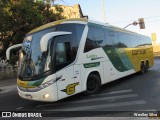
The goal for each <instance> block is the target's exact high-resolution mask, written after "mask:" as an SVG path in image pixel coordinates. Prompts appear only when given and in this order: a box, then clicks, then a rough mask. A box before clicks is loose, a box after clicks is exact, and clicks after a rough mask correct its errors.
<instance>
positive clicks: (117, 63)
mask: <svg viewBox="0 0 160 120" xmlns="http://www.w3.org/2000/svg"><path fill="white" fill-rule="evenodd" d="M103 50H104V51H105V53H106V54H107V56H108V58H109V59H110V61H111V62H112V64H113V66H114V67H115V68H116V69H117V70H118V71H120V72H124V71H127V70H128V68H127V67H125V66H124V64H123V62H122V60H121V57H119V56H120V55H121V54H118V52H117V51H116V48H112V47H103Z"/></svg>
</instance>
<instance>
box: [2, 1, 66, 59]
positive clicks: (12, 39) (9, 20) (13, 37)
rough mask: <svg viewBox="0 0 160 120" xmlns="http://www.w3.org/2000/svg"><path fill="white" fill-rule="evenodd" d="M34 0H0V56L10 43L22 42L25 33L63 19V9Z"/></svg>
mask: <svg viewBox="0 0 160 120" xmlns="http://www.w3.org/2000/svg"><path fill="white" fill-rule="evenodd" d="M49 8H50V6H49V4H44V3H42V2H34V0H0V11H1V12H0V46H2V50H1V51H0V57H3V58H4V57H5V51H6V49H7V48H8V47H9V46H10V45H14V44H18V43H22V41H23V38H24V36H25V34H26V33H28V32H29V31H30V30H32V29H34V28H36V27H38V26H40V25H43V24H45V23H48V22H52V21H55V20H59V19H63V18H64V17H63V16H62V14H61V13H62V12H63V10H62V9H61V8H59V7H58V6H56V10H57V11H58V12H54V13H53V11H52V10H50V9H49Z"/></svg>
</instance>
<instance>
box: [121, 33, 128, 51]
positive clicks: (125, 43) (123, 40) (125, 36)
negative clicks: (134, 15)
mask: <svg viewBox="0 0 160 120" xmlns="http://www.w3.org/2000/svg"><path fill="white" fill-rule="evenodd" d="M119 39H120V43H121V47H122V48H126V47H129V46H130V39H129V35H128V34H127V33H122V32H119Z"/></svg>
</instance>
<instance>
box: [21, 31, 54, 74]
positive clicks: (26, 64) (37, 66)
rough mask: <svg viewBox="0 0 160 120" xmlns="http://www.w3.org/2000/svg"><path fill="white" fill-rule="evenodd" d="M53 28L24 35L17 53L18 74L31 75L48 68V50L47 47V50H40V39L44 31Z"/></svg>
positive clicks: (40, 72)
mask: <svg viewBox="0 0 160 120" xmlns="http://www.w3.org/2000/svg"><path fill="white" fill-rule="evenodd" d="M55 30H56V28H50V29H47V30H43V31H40V32H37V33H34V34H33V35H29V36H26V38H25V39H24V42H23V46H22V50H21V51H20V53H19V54H20V55H19V69H18V70H19V71H18V74H19V76H21V77H33V76H36V75H39V74H42V73H44V72H46V71H49V70H50V61H51V60H50V56H49V52H50V51H49V49H47V51H45V52H41V48H40V40H41V38H42V37H43V36H44V35H45V34H46V33H49V32H53V31H55Z"/></svg>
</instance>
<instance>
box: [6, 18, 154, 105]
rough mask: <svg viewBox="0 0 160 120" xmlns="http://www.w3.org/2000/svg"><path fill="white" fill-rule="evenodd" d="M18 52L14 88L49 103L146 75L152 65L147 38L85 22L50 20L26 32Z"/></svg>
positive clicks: (83, 20)
mask: <svg viewBox="0 0 160 120" xmlns="http://www.w3.org/2000/svg"><path fill="white" fill-rule="evenodd" d="M16 47H21V50H20V52H19V64H18V78H17V89H18V93H19V95H20V96H21V97H22V98H24V99H28V100H35V101H46V102H53V101H58V100H60V99H63V98H66V97H69V96H72V95H74V94H77V93H80V92H84V93H85V94H87V95H90V94H94V93H97V92H99V90H100V87H101V85H103V84H105V83H108V82H110V81H114V80H117V79H119V78H122V77H124V76H127V75H130V74H133V73H136V72H141V73H144V72H146V71H147V70H148V68H149V67H151V66H152V65H153V64H154V63H153V59H154V58H153V50H152V43H151V39H150V38H149V37H146V36H143V35H140V34H137V33H134V32H130V31H127V30H124V29H120V28H117V27H114V26H110V25H107V24H103V23H98V22H93V21H90V20H87V19H67V20H60V21H56V22H52V23H49V24H46V25H43V26H41V27H39V28H36V29H34V30H32V31H31V32H29V33H28V34H27V35H26V37H25V39H24V42H23V44H18V45H14V46H11V47H10V48H8V50H7V52H6V55H7V58H8V59H9V58H10V50H11V49H13V48H16Z"/></svg>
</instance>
